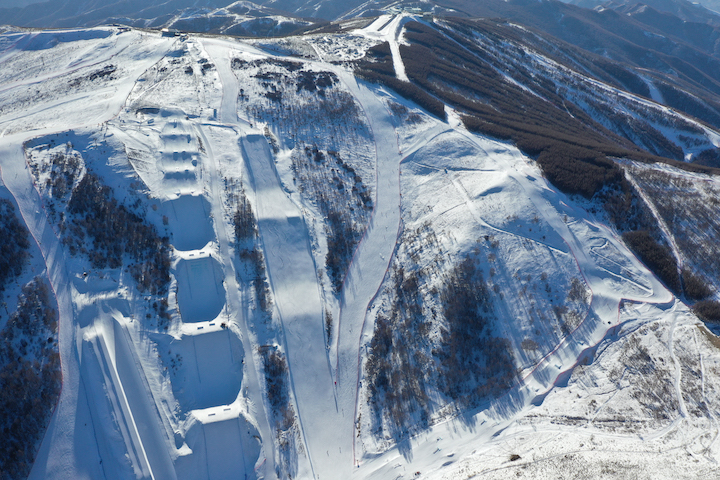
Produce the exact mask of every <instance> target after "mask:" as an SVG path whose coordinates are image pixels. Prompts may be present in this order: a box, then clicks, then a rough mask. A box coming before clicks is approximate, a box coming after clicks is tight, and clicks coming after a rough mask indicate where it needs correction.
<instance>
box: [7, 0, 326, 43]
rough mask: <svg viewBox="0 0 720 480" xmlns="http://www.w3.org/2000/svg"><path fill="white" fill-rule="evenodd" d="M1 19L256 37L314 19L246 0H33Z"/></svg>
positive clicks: (41, 25)
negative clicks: (43, 1)
mask: <svg viewBox="0 0 720 480" xmlns="http://www.w3.org/2000/svg"><path fill="white" fill-rule="evenodd" d="M0 18H1V19H2V20H1V21H2V23H4V24H11V25H16V26H21V27H35V28H73V27H94V26H98V25H110V24H121V25H128V26H133V27H136V28H153V29H160V28H168V29H172V30H181V31H191V32H203V33H218V34H227V35H240V36H251V37H267V36H277V35H287V34H289V33H292V32H295V31H297V30H300V29H302V28H304V27H307V26H308V25H311V24H312V23H313V22H312V21H309V20H304V19H301V18H297V17H295V16H293V15H290V14H288V13H284V12H279V11H277V10H274V9H272V8H268V7H263V6H260V5H257V4H254V3H252V2H246V1H242V0H241V1H236V2H231V1H230V0H202V1H198V0H162V1H160V0H155V1H153V0H151V1H149V2H147V1H142V2H140V1H134V0H122V1H116V0H93V1H90V0H87V1H84V0H82V1H78V0H66V1H65V2H46V3H32V4H30V5H28V6H24V8H10V6H4V5H0Z"/></svg>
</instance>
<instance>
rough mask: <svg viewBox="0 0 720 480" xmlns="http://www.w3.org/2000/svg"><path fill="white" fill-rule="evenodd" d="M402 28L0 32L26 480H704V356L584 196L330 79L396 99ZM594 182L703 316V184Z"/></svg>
mask: <svg viewBox="0 0 720 480" xmlns="http://www.w3.org/2000/svg"><path fill="white" fill-rule="evenodd" d="M411 21H416V22H418V21H421V19H420V18H417V17H414V16H411V15H407V14H401V15H396V16H392V15H384V16H381V17H379V18H378V19H377V20H376V21H374V22H364V23H362V24H357V25H355V24H353V25H355V27H357V28H355V27H353V28H348V29H347V30H345V31H343V32H340V33H337V34H322V35H307V36H304V37H288V38H284V39H279V40H262V41H260V40H247V41H243V40H239V39H234V38H221V37H203V36H200V35H197V36H196V35H190V36H187V35H183V36H177V37H169V38H168V37H164V36H161V35H160V33H154V32H145V31H139V30H133V29H127V28H124V27H122V28H121V27H102V28H95V29H78V30H62V31H42V32H41V31H30V30H22V31H13V30H9V31H6V32H4V33H2V34H1V35H0V65H2V69H0V173H1V174H2V184H3V189H2V190H1V191H0V194H1V196H2V197H3V198H5V197H7V198H11V199H12V201H13V202H14V204H15V205H17V209H16V213H17V215H18V218H19V219H20V220H21V222H22V223H23V224H24V225H26V227H27V229H28V231H29V233H30V239H31V243H32V245H31V247H30V251H31V255H32V257H33V258H32V260H30V261H28V264H27V266H26V267H25V268H26V270H25V271H24V272H25V273H23V275H21V276H19V277H18V278H17V279H16V280H14V281H13V282H12V283H10V284H9V285H10V286H9V287H8V289H7V290H6V291H5V292H4V293H3V295H4V297H3V301H4V302H6V303H7V305H8V307H10V306H11V305H14V303H13V302H14V301H15V300H14V298H12V297H13V296H17V295H18V293H19V291H20V287H21V285H22V284H24V283H27V282H28V281H29V280H30V278H32V277H31V276H30V273H29V272H31V271H32V272H33V276H34V275H37V274H41V273H43V272H44V275H45V276H46V277H47V281H48V282H49V283H48V284H49V286H50V287H51V288H50V291H51V292H52V294H53V296H54V299H53V301H52V303H53V308H55V309H56V310H57V316H58V325H59V326H58V334H57V335H58V346H59V355H60V361H61V365H62V390H61V393H60V396H59V401H58V403H57V406H56V407H55V409H54V411H53V413H52V419H51V420H50V423H49V426H48V428H47V431H46V432H45V433H44V435H41V436H40V439H39V443H38V445H39V447H38V450H37V454H36V457H35V461H34V464H33V466H32V470H31V471H30V478H33V479H40V478H63V479H64V478H78V479H82V478H93V479H95V478H117V479H126V478H156V479H174V478H176V479H203V478H205V479H226V478H241V479H242V478H266V479H270V478H302V479H304V478H317V479H320V478H322V479H341V478H430V479H439V478H472V477H473V476H478V477H479V476H482V477H483V478H484V477H487V478H510V477H513V478H515V477H520V478H575V476H576V475H578V474H579V472H582V473H583V474H584V475H586V476H587V477H589V478H605V477H608V476H617V477H623V478H631V477H632V478H670V477H673V478H715V477H716V476H717V474H718V472H719V471H720V467H718V466H717V458H718V455H719V454H720V450H719V449H720V446H719V445H718V443H717V442H716V439H717V436H718V433H720V424H718V416H719V415H720V350H718V348H720V341H719V340H718V338H717V337H716V336H715V335H714V334H713V333H711V332H710V331H709V330H708V329H707V328H706V327H705V326H704V324H703V322H702V321H701V320H699V319H698V317H696V316H695V314H694V313H693V311H692V310H691V308H689V307H688V306H687V305H686V303H687V302H686V303H684V301H687V298H685V296H683V295H679V294H677V292H675V293H674V292H673V289H672V287H670V286H669V285H667V284H666V283H665V282H664V281H663V280H660V279H659V278H658V277H657V276H656V275H655V274H653V272H651V271H650V270H649V269H648V267H646V265H645V264H644V263H643V262H642V261H641V260H640V259H639V257H637V256H636V255H635V253H633V251H632V250H631V249H629V248H628V246H627V245H626V242H625V240H624V237H623V235H622V232H619V231H618V229H616V228H615V226H614V225H612V224H611V223H610V222H609V221H608V218H607V215H606V214H604V213H603V212H602V211H601V210H602V209H601V208H598V205H597V204H595V203H593V202H594V200H587V199H584V198H582V197H580V196H576V195H566V194H565V193H562V192H561V191H560V190H558V189H557V188H556V187H555V186H553V185H552V184H551V183H550V182H549V181H548V180H547V179H546V178H545V176H544V175H543V171H542V170H541V168H540V166H539V165H538V162H536V161H535V160H534V159H532V158H530V157H529V156H527V155H526V154H524V153H523V152H521V150H519V149H518V148H516V147H515V146H514V145H513V144H512V143H510V142H507V141H500V140H497V139H493V138H490V137H488V136H484V135H480V134H478V133H473V132H471V131H469V130H468V129H467V128H465V126H464V124H463V122H462V121H461V114H460V113H459V112H458V111H457V110H456V109H454V108H453V107H451V106H448V105H446V106H445V111H446V118H443V119H441V118H438V117H436V116H433V115H431V114H430V113H428V112H427V111H426V110H423V109H422V108H421V107H419V106H418V105H417V104H415V103H413V102H412V101H410V100H407V99H406V98H403V97H402V96H400V95H399V94H397V93H396V92H395V91H393V90H392V89H390V88H388V87H386V86H383V85H381V84H375V83H369V82H367V81H365V80H363V79H361V78H360V77H359V76H356V75H355V73H354V70H353V68H354V65H353V63H352V62H353V61H356V60H358V59H359V58H361V57H363V55H364V53H365V52H366V51H367V50H368V49H369V48H370V47H372V46H375V45H378V44H380V43H381V42H388V49H389V52H390V55H391V57H392V58H391V60H392V62H391V63H390V64H391V65H392V66H393V68H394V70H395V73H396V76H397V78H398V79H400V80H401V81H407V79H408V75H407V74H406V73H405V66H404V64H403V57H402V55H401V52H402V51H403V50H402V46H403V45H404V42H405V40H404V39H403V35H404V32H405V30H404V25H405V24H406V23H408V22H411ZM476 41H477V43H478V44H479V45H482V46H483V48H486V49H487V50H488V51H492V52H493V54H496V55H497V56H498V58H501V57H503V54H501V53H497V52H496V51H495V50H494V49H495V47H494V46H493V45H494V44H493V43H492V42H490V41H487V42H484V43H483V39H476ZM279 52H284V54H282V55H281V54H280V53H279ZM289 53H296V55H286V54H289ZM533 55H534V56H533V57H532V58H533V62H534V63H533V65H534V66H533V68H536V69H537V72H547V71H551V70H552V69H553V68H557V77H558V78H559V80H558V82H561V83H562V82H567V83H570V81H569V80H567V78H572V79H574V80H573V81H577V82H581V80H582V79H583V78H585V77H583V75H581V74H580V73H577V72H571V71H570V70H569V69H566V68H565V67H563V68H560V67H557V65H555V64H554V63H553V61H551V60H550V59H548V58H545V57H542V56H541V55H540V54H533ZM505 60H506V61H508V62H511V60H508V59H507V58H505ZM512 61H514V60H512ZM586 80H587V79H586ZM582 81H584V80H582ZM587 82H588V83H587V84H583V85H581V86H577V85H576V88H575V89H574V90H573V91H572V92H571V96H572V95H577V96H582V95H583V94H584V93H583V92H585V91H586V90H590V89H592V88H593V87H594V88H595V91H593V92H592V96H591V97H583V98H593V99H595V100H594V101H597V102H600V98H601V97H603V95H605V96H608V93H607V92H616V89H615V87H611V86H608V85H605V84H602V83H601V82H600V81H598V80H594V79H593V80H587ZM578 85H579V83H578ZM588 85H590V86H589V87H588ZM597 92H600V93H597ZM588 95H589V94H588ZM616 95H618V96H620V97H622V98H621V100H622V102H620V103H618V105H623V109H624V110H623V112H624V113H625V114H626V116H628V117H630V116H633V118H635V117H638V118H644V117H642V115H641V114H643V112H644V114H647V116H652V118H653V121H654V122H655V123H654V125H655V126H656V127H658V129H661V127H662V129H664V130H663V135H665V137H667V138H671V139H673V140H677V139H678V138H680V137H681V136H682V135H681V134H680V133H679V132H680V131H679V130H678V131H676V130H673V128H672V125H670V124H669V123H668V122H665V123H663V122H661V121H659V120H657V118H658V117H657V115H656V112H661V111H663V108H664V107H662V106H660V105H657V104H655V103H653V102H652V101H651V100H648V99H640V98H639V97H637V96H634V95H632V94H629V93H622V94H620V93H616ZM603 101H605V100H603ZM623 102H624V103H623ZM607 103H608V104H609V103H611V102H610V100H607ZM586 110H587V111H588V112H590V114H592V108H591V107H587V109H586ZM638 112H640V113H638ZM647 112H655V113H653V115H650V114H648V113H647ZM668 115H670V113H669V112H668ZM672 116H673V117H672V118H676V119H681V120H682V121H683V122H686V123H688V122H695V121H694V120H691V119H689V118H687V117H684V116H682V115H681V114H678V113H674V112H673V113H672ZM602 118H605V117H602ZM678 121H680V120H678ZM693 125H696V127H694V128H695V130H696V137H697V141H696V142H695V143H694V144H693V145H695V147H698V145H702V146H703V148H706V147H708V148H710V147H713V145H714V147H718V145H717V142H718V139H720V133H718V132H717V131H715V130H714V129H713V128H711V127H709V126H705V125H702V128H700V127H699V126H697V125H700V124H699V123H697V124H696V123H693ZM683 138H685V137H683ZM695 147H688V148H687V149H686V150H687V152H685V153H687V154H688V155H689V157H692V156H693V155H694V154H695V153H697V152H696V150H699V148H695ZM617 164H618V165H621V166H623V167H622V168H625V170H623V171H624V172H626V173H625V174H626V176H627V178H628V179H629V180H628V182H630V184H632V186H633V188H634V189H635V190H634V191H637V192H639V193H637V195H638V198H642V199H644V201H645V202H646V203H647V205H648V207H647V209H648V211H649V212H651V213H652V215H654V216H655V217H657V221H658V224H659V225H660V227H659V228H660V230H659V231H661V232H662V234H663V235H665V236H666V237H667V238H666V240H667V242H668V244H669V245H670V246H671V248H670V250H671V252H672V254H673V255H674V256H675V258H676V259H677V261H678V271H681V270H682V269H683V268H691V269H692V270H693V271H694V272H699V273H698V275H701V276H702V278H704V279H706V280H707V283H708V285H710V289H711V290H712V292H711V295H712V296H711V297H710V298H711V299H713V300H717V298H716V297H717V296H718V293H717V291H718V290H717V289H718V287H720V281H718V280H717V271H718V270H717V267H716V265H715V262H716V260H715V261H713V262H705V261H704V260H703V259H707V258H711V257H712V255H714V252H716V251H717V248H716V246H715V243H716V240H717V237H716V236H715V235H716V230H717V227H716V226H715V224H714V223H713V222H712V206H717V202H718V196H720V193H718V192H720V185H716V184H718V183H720V180H718V177H717V175H712V174H707V173H698V172H687V171H685V170H680V169H678V168H675V167H671V166H668V165H664V164H648V163H641V162H633V161H631V160H620V159H618V160H617ZM683 182H685V183H683ZM688 185H692V186H693V187H692V188H689V187H688ZM683 186H685V187H683ZM672 188H681V189H682V190H683V192H685V195H686V196H685V197H683V198H684V200H683V202H684V203H682V205H685V206H686V207H682V205H676V206H674V207H673V206H672V205H671V204H669V203H668V202H667V200H666V199H663V193H664V192H668V191H671V190H672ZM693 202H694V203H693ZM701 204H702V205H710V207H707V209H705V210H703V209H702V208H700V207H699V206H698V205H701ZM673 208H675V210H673ZM683 208H685V210H683ZM690 213H692V215H691V214H690ZM679 216H685V217H687V218H689V219H691V220H692V221H687V222H680V221H678V220H677V218H678V217H679ZM703 222H706V223H707V224H706V223H703ZM704 242H705V243H704ZM708 242H709V243H711V245H710V246H709V247H708V246H707V243H708ZM6 311H7V308H6ZM454 312H455V313H457V312H460V313H462V314H463V315H468V316H469V318H472V319H473V322H475V324H474V325H473V326H467V325H464V324H463V322H464V321H465V317H462V318H461V321H455V320H453V318H452V317H453V314H454ZM463 312H464V313H463ZM468 312H469V313H468ZM3 317H4V316H3ZM5 321H6V320H5V319H4V318H3V319H2V322H3V323H0V326H4V322H5ZM468 322H469V321H468ZM468 349H469V350H468ZM468 352H471V353H468ZM643 476H644V477H643Z"/></svg>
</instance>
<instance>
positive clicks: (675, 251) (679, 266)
mask: <svg viewBox="0 0 720 480" xmlns="http://www.w3.org/2000/svg"><path fill="white" fill-rule="evenodd" d="M625 178H627V179H628V181H630V184H631V185H632V186H633V187H634V188H635V191H636V192H638V195H640V198H641V199H642V201H643V202H645V205H647V207H648V208H649V209H650V212H651V213H652V215H653V217H655V220H656V221H657V224H658V227H660V230H661V231H662V233H663V235H664V236H665V239H666V240H667V241H668V243H669V244H670V249H671V250H672V252H673V256H674V257H675V261H677V271H678V275H682V269H683V265H684V262H683V256H682V254H681V253H680V248H678V246H677V242H676V241H675V235H673V234H672V232H671V231H670V228H669V227H668V226H667V223H666V222H665V219H663V217H662V216H661V215H660V212H659V211H658V209H657V207H656V206H655V204H654V203H653V202H651V201H650V199H649V198H648V197H647V195H646V194H645V191H644V190H643V189H642V188H640V185H638V183H637V181H635V177H633V176H632V175H630V174H628V175H625Z"/></svg>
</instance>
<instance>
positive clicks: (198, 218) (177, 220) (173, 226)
mask: <svg viewBox="0 0 720 480" xmlns="http://www.w3.org/2000/svg"><path fill="white" fill-rule="evenodd" d="M210 208H211V207H210V202H208V201H207V199H206V198H205V197H203V196H200V195H180V196H178V197H177V198H175V199H173V200H168V201H166V202H164V203H163V213H164V215H165V216H166V217H167V218H168V220H169V225H170V231H171V232H172V244H173V247H175V249H177V250H180V251H189V250H200V249H202V248H204V247H205V246H206V245H207V244H208V243H209V242H211V241H213V240H214V239H215V232H214V231H213V222H212V220H211V219H210Z"/></svg>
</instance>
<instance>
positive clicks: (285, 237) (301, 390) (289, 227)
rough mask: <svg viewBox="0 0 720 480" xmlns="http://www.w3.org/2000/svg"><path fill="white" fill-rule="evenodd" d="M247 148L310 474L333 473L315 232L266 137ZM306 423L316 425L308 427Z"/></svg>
mask: <svg viewBox="0 0 720 480" xmlns="http://www.w3.org/2000/svg"><path fill="white" fill-rule="evenodd" d="M242 152H243V157H244V159H245V161H246V162H247V165H248V170H249V171H250V176H251V183H252V186H253V189H254V190H255V194H256V203H257V205H256V208H257V213H258V228H259V230H260V235H261V241H262V245H263V251H264V252H265V257H266V263H267V267H268V277H269V280H270V284H271V286H272V291H273V293H274V298H275V303H276V311H277V314H278V316H279V317H280V320H281V321H282V325H283V330H284V335H285V346H286V349H287V351H286V354H287V357H288V368H289V370H290V372H289V373H290V383H291V385H292V390H293V392H294V394H295V401H296V405H297V409H298V417H299V419H300V424H301V431H302V432H303V434H304V436H305V444H306V446H307V450H308V457H309V459H310V468H311V470H312V471H313V472H306V474H311V475H313V476H315V475H317V478H332V474H330V472H332V471H334V462H333V461H331V459H330V458H329V457H328V456H327V455H325V456H323V455H321V451H322V450H325V446H326V445H333V444H340V445H342V444H341V443H340V439H338V438H337V433H338V432H337V429H336V426H335V425H333V423H334V422H331V421H324V422H323V421H318V420H319V419H322V418H328V417H330V416H331V415H332V412H333V411H334V410H335V403H334V400H333V397H332V395H331V394H330V392H332V377H331V375H330V372H329V371H328V368H327V360H326V357H325V355H326V349H325V337H324V332H323V329H324V324H323V316H322V312H323V310H322V302H321V300H320V291H319V289H318V284H317V277H316V276H315V264H314V261H313V258H312V254H311V250H310V243H309V234H308V231H307V228H306V226H305V223H304V221H303V219H302V216H301V213H300V211H299V210H298V209H297V206H295V204H294V203H293V202H292V201H291V200H290V198H289V197H288V196H287V195H286V194H285V192H284V190H283V189H282V187H281V185H280V180H279V178H278V177H277V173H276V171H275V168H274V162H275V161H274V158H273V156H272V153H271V152H270V146H269V145H268V143H267V140H266V139H265V137H264V136H263V135H262V134H260V133H249V134H247V135H246V136H245V137H243V138H242ZM305 422H307V423H308V424H309V425H312V426H313V428H312V430H310V431H309V430H307V429H305V428H303V425H304V424H305ZM326 472H327V475H324V474H325V473H326Z"/></svg>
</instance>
